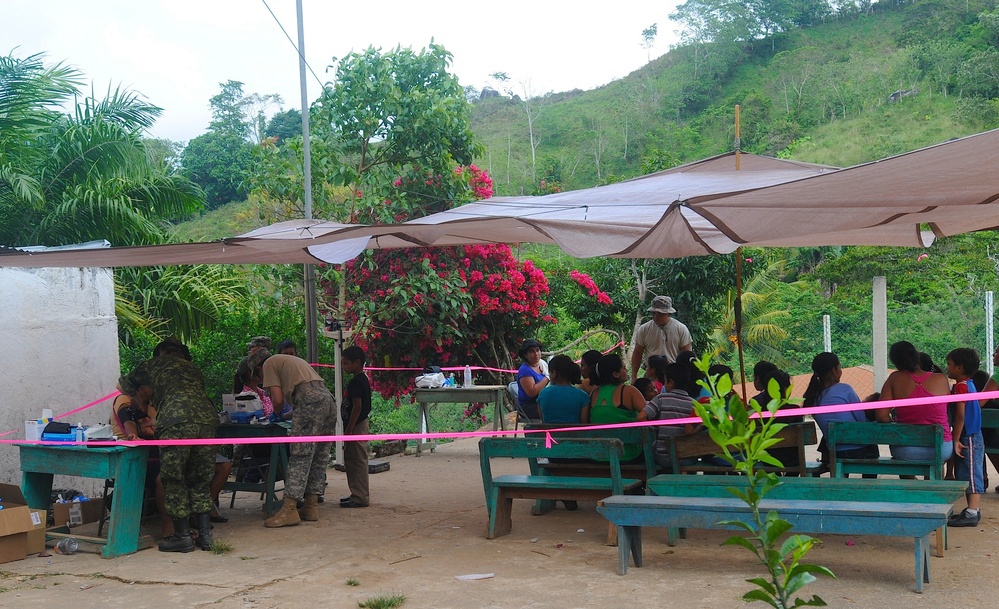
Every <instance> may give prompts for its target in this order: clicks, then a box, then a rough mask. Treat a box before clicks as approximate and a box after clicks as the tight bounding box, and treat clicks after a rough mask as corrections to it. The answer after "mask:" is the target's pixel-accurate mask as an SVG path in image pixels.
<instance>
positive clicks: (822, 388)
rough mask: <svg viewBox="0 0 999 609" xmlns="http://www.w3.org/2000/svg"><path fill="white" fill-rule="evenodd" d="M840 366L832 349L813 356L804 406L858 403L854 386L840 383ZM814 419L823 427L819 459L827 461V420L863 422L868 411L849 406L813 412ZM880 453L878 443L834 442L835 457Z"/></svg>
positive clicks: (830, 421)
mask: <svg viewBox="0 0 999 609" xmlns="http://www.w3.org/2000/svg"><path fill="white" fill-rule="evenodd" d="M842 377H843V368H842V367H840V363H839V357H837V356H836V354H835V353H829V352H824V353H819V354H818V355H816V356H815V358H814V359H813V360H812V378H811V379H810V380H809V381H808V388H807V389H805V401H804V406H805V407H806V408H808V407H811V406H833V405H835V404H859V403H860V397H859V396H857V392H856V391H854V390H853V387H851V386H850V385H847V384H846V383H841V382H840V378H842ZM813 418H814V419H815V423H816V424H818V426H819V429H821V430H822V441H821V442H819V452H820V453H821V454H822V463H824V464H828V463H829V462H830V461H831V459H830V455H829V446H828V444H827V443H826V435H827V434H828V433H829V424H830V423H833V422H836V421H857V422H862V423H866V422H867V415H866V414H864V411H863V410H848V411H845V412H828V413H823V414H816V415H813ZM878 456H879V453H878V447H877V446H876V445H873V444H868V445H859V444H844V445H840V446H837V450H836V458H837V459H877V458H878ZM863 477H864V478H877V477H878V476H877V474H864V475H863Z"/></svg>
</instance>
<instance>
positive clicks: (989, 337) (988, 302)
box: [982, 290, 996, 376]
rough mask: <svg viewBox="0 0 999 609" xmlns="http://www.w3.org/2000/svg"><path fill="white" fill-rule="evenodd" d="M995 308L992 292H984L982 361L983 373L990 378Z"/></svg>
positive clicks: (992, 368)
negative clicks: (983, 350)
mask: <svg viewBox="0 0 999 609" xmlns="http://www.w3.org/2000/svg"><path fill="white" fill-rule="evenodd" d="M995 314H996V308H995V304H994V303H993V302H992V290H989V291H987V292H985V353H984V354H983V355H984V356H985V357H983V358H982V359H983V360H984V361H985V371H986V372H988V373H989V376H992V373H993V372H995V366H994V365H993V363H992V352H993V351H995V338H994V337H993V333H992V332H993V327H992V325H993V322H992V320H993V319H994V318H995Z"/></svg>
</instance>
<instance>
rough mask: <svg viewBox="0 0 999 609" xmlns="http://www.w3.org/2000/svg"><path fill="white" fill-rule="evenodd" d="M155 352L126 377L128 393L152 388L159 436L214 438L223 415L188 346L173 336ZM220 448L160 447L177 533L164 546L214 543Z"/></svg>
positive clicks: (172, 549)
mask: <svg viewBox="0 0 999 609" xmlns="http://www.w3.org/2000/svg"><path fill="white" fill-rule="evenodd" d="M153 355H154V357H153V359H150V360H147V361H145V362H143V363H142V364H140V365H139V367H138V368H136V369H135V370H133V371H132V372H130V373H129V374H127V375H125V376H123V377H121V379H120V380H119V384H120V385H121V391H122V393H125V394H127V395H135V393H136V392H138V391H139V388H140V387H143V386H145V387H149V388H151V389H152V391H153V397H152V404H153V405H154V406H155V407H156V411H157V419H156V438H157V439H159V440H176V439H183V438H214V437H215V429H216V427H217V426H218V422H219V419H218V414H217V412H216V409H215V406H214V405H213V404H212V402H211V401H210V400H209V399H208V396H207V394H206V393H205V381H204V378H203V377H202V376H201V372H200V371H199V370H198V369H197V367H195V366H194V364H193V363H191V354H190V352H189V351H188V349H187V346H186V345H184V344H183V343H181V342H180V341H178V340H176V339H167V340H165V341H163V342H161V343H160V344H159V345H157V346H156V349H155V350H154V351H153ZM216 452H217V451H216V448H215V447H214V446H163V447H160V477H161V479H162V480H163V492H164V495H165V499H166V501H165V503H166V511H167V514H169V515H170V518H171V519H172V520H173V524H174V534H173V535H171V536H169V537H166V538H165V539H163V540H162V541H161V542H160V543H159V548H160V550H161V551H163V552H190V551H191V550H193V549H194V548H195V545H197V546H198V547H200V548H201V549H203V550H208V549H209V548H210V546H211V542H212V539H211V522H210V518H209V512H211V508H212V500H211V490H210V483H211V479H212V476H213V474H214V473H215V453H216ZM192 514H193V515H194V517H195V520H196V521H197V524H198V541H197V544H195V542H194V541H193V540H192V538H191V534H190V531H189V529H188V519H189V517H190V516H191V515H192Z"/></svg>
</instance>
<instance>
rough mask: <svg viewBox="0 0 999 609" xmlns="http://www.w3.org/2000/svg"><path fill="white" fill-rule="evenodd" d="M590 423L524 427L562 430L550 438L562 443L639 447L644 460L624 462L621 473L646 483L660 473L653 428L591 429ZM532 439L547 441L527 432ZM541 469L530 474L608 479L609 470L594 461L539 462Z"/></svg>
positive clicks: (604, 464)
mask: <svg viewBox="0 0 999 609" xmlns="http://www.w3.org/2000/svg"><path fill="white" fill-rule="evenodd" d="M590 427H592V426H591V425H587V424H585V423H584V424H571V423H529V424H527V425H525V426H524V431H526V432H532V431H533V432H538V431H551V430H560V431H557V432H555V433H552V434H551V436H552V438H554V439H555V440H556V441H559V442H561V441H562V438H573V439H580V438H617V439H618V440H621V442H622V443H624V444H626V445H627V444H637V445H639V446H641V447H642V460H641V462H638V463H622V464H621V474H622V475H624V476H627V477H628V478H638V479H640V480H642V481H643V482H644V481H645V480H648V479H649V478H651V477H653V476H655V475H656V474H657V473H659V472H658V466H657V465H656V448H655V442H656V428H655V427H652V426H644V427H618V428H615V429H589V428H590ZM526 436H527V437H529V438H542V439H543V438H544V437H545V434H543V433H527V434H526ZM537 465H538V470H537V471H534V470H533V469H532V471H531V473H538V474H544V475H548V476H609V475H610V470H609V469H608V467H607V463H605V462H601V461H593V462H588V463H587V462H583V463H580V462H571V463H560V462H556V463H552V462H550V461H549V462H547V463H544V462H543V463H540V464H537Z"/></svg>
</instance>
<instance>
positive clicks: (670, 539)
mask: <svg viewBox="0 0 999 609" xmlns="http://www.w3.org/2000/svg"><path fill="white" fill-rule="evenodd" d="M679 537H680V529H678V528H676V527H670V528H668V529H666V545H668V546H670V547H673V546H675V545H676V540H677V539H678V538H679Z"/></svg>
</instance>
